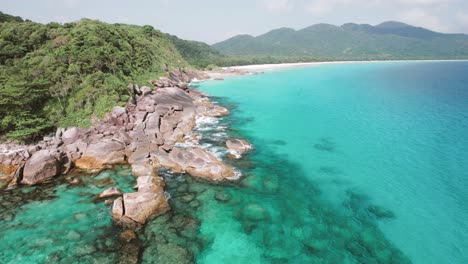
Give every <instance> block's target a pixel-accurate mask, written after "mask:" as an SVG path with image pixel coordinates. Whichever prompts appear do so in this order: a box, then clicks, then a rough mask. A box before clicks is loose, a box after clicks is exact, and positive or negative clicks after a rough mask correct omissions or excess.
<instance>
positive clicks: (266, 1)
mask: <svg viewBox="0 0 468 264" xmlns="http://www.w3.org/2000/svg"><path fill="white" fill-rule="evenodd" d="M260 5H261V7H262V8H264V9H266V10H267V11H268V12H272V13H283V12H287V11H290V10H292V8H293V6H294V3H293V0H260Z"/></svg>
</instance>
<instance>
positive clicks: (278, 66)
mask: <svg viewBox="0 0 468 264" xmlns="http://www.w3.org/2000/svg"><path fill="white" fill-rule="evenodd" d="M434 61H438V62H444V61H466V60H386V61H385V60H374V61H324V62H298V63H278V64H253V65H243V66H231V67H223V69H224V70H227V71H229V70H240V71H251V72H258V71H265V70H275V69H284V68H291V67H304V66H314V65H317V66H318V65H325V64H349V63H384V62H434Z"/></svg>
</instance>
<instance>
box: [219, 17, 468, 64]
mask: <svg viewBox="0 0 468 264" xmlns="http://www.w3.org/2000/svg"><path fill="white" fill-rule="evenodd" d="M213 47H214V48H216V49H218V50H219V51H221V52H222V53H224V54H228V55H231V56H232V55H235V56H236V57H237V56H243V57H244V58H246V57H249V56H250V57H256V58H257V59H259V58H260V60H262V58H263V60H265V58H267V57H268V56H271V58H273V59H279V60H288V61H324V60H376V59H380V60H394V59H462V58H463V59H466V58H468V36H467V35H463V34H442V33H437V32H433V31H430V30H427V29H424V28H419V27H413V26H410V25H406V24H403V23H398V22H385V23H382V24H380V25H377V26H371V25H358V24H345V25H343V26H341V27H337V26H333V25H328V24H318V25H314V26H310V27H307V28H304V29H302V30H298V31H296V30H294V29H290V28H280V29H276V30H273V31H270V32H268V33H266V34H263V35H260V36H258V37H253V36H249V35H239V36H235V37H233V38H230V39H228V40H226V41H223V42H220V43H217V44H215V45H213ZM259 56H260V57H259Z"/></svg>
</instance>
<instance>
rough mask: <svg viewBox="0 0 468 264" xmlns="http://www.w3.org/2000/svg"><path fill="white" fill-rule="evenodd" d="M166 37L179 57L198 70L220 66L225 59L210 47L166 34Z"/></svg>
mask: <svg viewBox="0 0 468 264" xmlns="http://www.w3.org/2000/svg"><path fill="white" fill-rule="evenodd" d="M167 37H168V38H169V39H170V40H171V41H172V43H174V45H175V47H176V48H177V50H178V51H179V53H180V55H182V57H184V59H185V60H186V61H187V62H188V63H190V65H193V66H195V67H197V68H200V69H205V68H211V67H214V66H215V65H214V64H220V63H222V61H224V60H226V59H227V57H226V56H225V55H222V54H221V53H220V52H219V51H217V50H216V49H214V48H212V47H211V46H210V45H208V44H206V43H203V42H199V41H192V40H183V39H180V38H178V37H176V36H174V35H170V34H167Z"/></svg>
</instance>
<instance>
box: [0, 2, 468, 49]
mask: <svg viewBox="0 0 468 264" xmlns="http://www.w3.org/2000/svg"><path fill="white" fill-rule="evenodd" d="M0 11H2V12H4V13H8V14H13V15H18V16H21V17H23V18H27V19H30V20H32V21H36V22H41V23H48V22H52V21H55V22H61V23H65V22H72V21H77V20H79V19H81V18H91V19H99V20H101V21H105V22H109V23H128V24H136V25H152V26H153V27H155V28H157V29H159V30H161V31H163V32H167V33H171V34H173V35H177V36H179V37H181V38H184V39H190V40H198V41H204V42H207V43H209V44H213V43H216V42H219V41H222V40H225V39H227V38H229V37H232V36H235V35H238V34H250V35H253V36H257V35H260V34H263V33H265V32H267V31H269V30H272V29H275V28H280V27H290V28H294V29H301V28H304V27H307V26H310V25H313V24H317V23H329V24H334V25H342V24H344V23H348V22H353V23H360V24H361V23H366V24H371V25H376V24H379V23H381V22H384V21H390V20H392V21H400V22H405V23H408V24H411V25H415V26H421V27H426V28H429V29H432V30H434V31H439V32H445V33H468V0H0Z"/></svg>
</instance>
